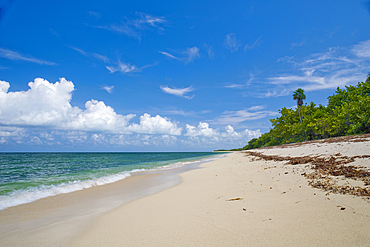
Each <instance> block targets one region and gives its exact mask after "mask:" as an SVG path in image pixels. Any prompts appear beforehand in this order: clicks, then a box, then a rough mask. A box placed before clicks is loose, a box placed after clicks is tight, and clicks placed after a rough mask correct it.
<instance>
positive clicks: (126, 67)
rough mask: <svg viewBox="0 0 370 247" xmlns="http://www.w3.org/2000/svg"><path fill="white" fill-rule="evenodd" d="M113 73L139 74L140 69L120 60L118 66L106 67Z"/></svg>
mask: <svg viewBox="0 0 370 247" xmlns="http://www.w3.org/2000/svg"><path fill="white" fill-rule="evenodd" d="M105 67H106V68H107V69H108V70H109V71H110V72H111V73H114V72H117V71H119V72H122V73H125V74H126V73H133V72H138V71H140V69H139V68H138V67H137V66H136V65H131V64H129V63H122V62H121V61H119V60H118V62H117V64H116V66H105Z"/></svg>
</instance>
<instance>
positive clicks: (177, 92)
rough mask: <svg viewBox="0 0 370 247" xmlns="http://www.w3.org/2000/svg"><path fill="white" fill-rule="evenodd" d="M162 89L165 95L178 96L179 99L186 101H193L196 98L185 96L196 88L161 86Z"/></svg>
mask: <svg viewBox="0 0 370 247" xmlns="http://www.w3.org/2000/svg"><path fill="white" fill-rule="evenodd" d="M160 88H161V89H162V91H163V92H165V93H168V94H172V95H176V96H179V97H184V98H186V99H192V98H193V97H194V95H193V96H185V95H184V94H186V93H189V92H191V91H194V88H193V87H192V86H190V87H186V88H170V87H167V86H160Z"/></svg>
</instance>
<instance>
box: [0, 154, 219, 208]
mask: <svg viewBox="0 0 370 247" xmlns="http://www.w3.org/2000/svg"><path fill="white" fill-rule="evenodd" d="M217 155H220V154H219V153H211V152H174V153H0V210H2V209H5V208H7V207H11V206H16V205H20V204H24V203H28V202H32V201H35V200H38V199H41V198H45V197H49V196H54V195H58V194H64V193H70V192H74V191H77V190H82V189H84V188H90V187H93V186H98V185H104V184H109V183H112V182H116V181H118V180H122V179H124V178H127V177H129V176H131V175H133V174H135V173H139V172H143V171H155V170H163V169H170V168H173V167H177V166H183V165H187V164H190V163H193V162H196V161H206V160H207V159H210V158H214V157H215V156H217Z"/></svg>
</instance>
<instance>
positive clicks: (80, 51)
mask: <svg viewBox="0 0 370 247" xmlns="http://www.w3.org/2000/svg"><path fill="white" fill-rule="evenodd" d="M68 47H69V48H71V49H73V50H75V51H78V52H79V53H80V54H82V55H83V56H85V57H93V58H96V59H98V60H101V61H103V62H105V63H107V62H109V58H107V57H106V56H103V55H100V54H97V53H93V52H86V51H83V50H81V49H79V48H76V47H73V46H68Z"/></svg>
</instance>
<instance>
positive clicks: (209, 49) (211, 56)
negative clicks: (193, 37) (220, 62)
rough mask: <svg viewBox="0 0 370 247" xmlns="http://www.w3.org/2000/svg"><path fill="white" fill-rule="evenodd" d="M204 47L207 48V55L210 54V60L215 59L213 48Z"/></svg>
mask: <svg viewBox="0 0 370 247" xmlns="http://www.w3.org/2000/svg"><path fill="white" fill-rule="evenodd" d="M204 46H205V47H206V48H207V53H208V57H209V59H213V58H214V56H215V52H214V51H213V48H212V46H208V45H206V44H204Z"/></svg>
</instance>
